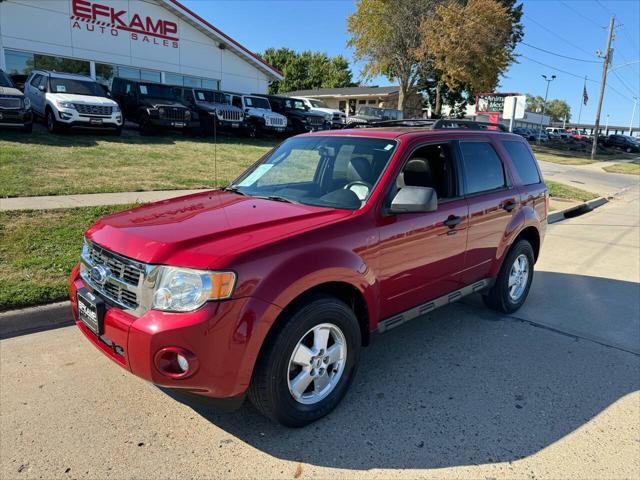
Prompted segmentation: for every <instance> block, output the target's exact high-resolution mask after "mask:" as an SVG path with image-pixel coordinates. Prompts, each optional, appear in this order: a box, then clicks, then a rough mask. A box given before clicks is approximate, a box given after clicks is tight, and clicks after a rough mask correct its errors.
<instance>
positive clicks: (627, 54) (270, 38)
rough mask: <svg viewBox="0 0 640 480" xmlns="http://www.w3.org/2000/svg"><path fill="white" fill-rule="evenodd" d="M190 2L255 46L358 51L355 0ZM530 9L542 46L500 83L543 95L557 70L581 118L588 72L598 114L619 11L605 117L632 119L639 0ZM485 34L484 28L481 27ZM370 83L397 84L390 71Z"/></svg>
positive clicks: (550, 0) (619, 121)
mask: <svg viewBox="0 0 640 480" xmlns="http://www.w3.org/2000/svg"><path fill="white" fill-rule="evenodd" d="M183 3H184V4H185V5H186V6H187V7H189V8H191V9H192V10H194V11H195V12H197V13H198V14H199V15H201V16H203V17H204V18H206V19H207V20H208V21H210V22H211V23H212V24H213V25H215V26H216V27H218V28H220V29H221V30H222V31H224V32H225V33H227V34H228V35H230V36H231V37H233V38H235V39H236V40H238V41H239V42H240V43H242V44H243V45H245V46H246V47H248V48H249V49H251V50H253V51H256V52H261V51H264V50H265V49H266V48H268V47H289V48H291V49H294V50H299V51H301V50H307V49H309V50H318V51H323V52H326V53H328V54H329V55H337V54H342V55H344V56H345V57H347V58H348V59H351V56H352V51H351V50H350V49H349V48H348V47H347V45H346V42H347V39H348V33H347V27H346V18H347V16H348V15H349V14H351V13H352V12H354V11H355V2H353V1H351V0H185V1H184V2H183ZM524 12H525V16H524V17H523V23H524V26H525V37H524V39H523V41H524V42H526V43H527V44H529V45H532V46H533V47H536V48H537V49H536V48H533V47H531V46H528V45H524V44H520V45H519V46H518V49H517V52H518V53H519V54H521V55H522V56H521V57H520V59H519V62H520V63H518V64H514V65H512V66H511V68H510V69H509V70H508V71H507V72H506V73H505V75H504V76H503V78H502V79H501V82H500V89H499V90H501V91H508V92H520V93H531V94H534V95H544V89H545V82H544V80H543V79H542V77H541V75H542V74H547V75H553V74H555V75H556V76H557V78H556V80H555V81H554V82H553V83H552V84H551V87H550V90H549V98H550V99H553V98H560V99H563V100H565V101H567V102H568V103H569V105H571V111H572V115H573V120H577V118H578V111H579V107H580V101H581V95H582V86H583V83H584V80H583V78H584V75H587V76H588V78H589V79H590V80H592V81H588V82H587V91H588V94H589V102H588V104H587V106H585V107H583V110H582V117H581V119H582V121H583V122H593V120H594V118H595V111H596V103H597V98H598V90H599V82H600V76H601V72H602V66H601V64H598V63H590V62H594V61H595V62H597V61H598V58H597V56H596V54H595V52H596V50H597V49H600V50H601V51H604V49H605V47H606V41H607V30H606V27H607V26H608V23H609V19H610V17H611V16H612V15H613V14H615V15H616V26H617V28H616V38H615V40H614V44H613V48H614V55H613V66H614V68H615V67H616V66H618V67H619V68H618V69H615V73H611V72H610V73H609V76H608V79H607V84H608V85H610V86H611V88H607V91H606V92H605V97H604V103H603V108H602V117H601V122H602V123H603V124H604V123H605V121H606V117H607V114H608V115H610V118H609V124H610V125H621V126H628V125H629V121H630V120H631V111H632V108H633V100H632V98H633V96H637V97H640V63H631V64H629V65H626V66H623V65H624V64H626V63H629V62H634V61H635V62H638V61H639V60H640V2H639V1H638V0H611V1H608V0H599V1H598V0H563V1H556V0H525V1H524ZM552 32H553V33H552ZM481 34H482V32H481V31H479V32H478V35H481ZM538 49H543V50H547V51H549V52H553V53H556V54H560V55H564V56H567V57H573V58H575V59H577V60H571V59H568V58H563V57H559V56H557V55H553V54H550V53H546V52H543V51H541V50H538ZM525 57H526V58H525ZM581 60H589V61H590V62H585V61H581ZM536 62H539V63H536ZM542 64H544V65H542ZM554 68H555V69H554ZM359 69H360V66H359V65H358V64H353V69H352V71H353V73H354V78H355V79H356V81H357V79H358V77H359V73H360V72H359ZM558 69H559V70H558ZM560 70H562V71H560ZM576 76H577V77H576ZM369 83H371V84H377V85H388V84H390V82H389V81H388V80H386V79H385V78H378V79H374V80H372V81H370V82H369ZM639 117H640V105H639V106H638V108H637V109H636V114H635V120H634V125H635V126H638V124H639Z"/></svg>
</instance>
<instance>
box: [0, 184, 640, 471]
mask: <svg viewBox="0 0 640 480" xmlns="http://www.w3.org/2000/svg"><path fill="white" fill-rule="evenodd" d="M632 180H635V185H634V187H633V188H632V189H630V190H629V191H627V192H626V193H625V194H624V195H622V196H620V197H617V198H615V199H614V200H612V201H611V202H610V203H609V204H607V205H605V206H603V207H601V208H599V209H597V210H595V211H594V212H590V213H587V214H585V215H582V216H580V217H576V218H573V219H569V220H565V221H563V222H559V223H556V224H553V225H550V226H549V230H548V235H547V239H546V241H545V244H544V245H543V250H542V254H541V256H540V260H539V262H538V264H537V266H536V270H537V273H536V276H535V279H534V284H533V287H532V291H531V295H530V298H529V299H528V301H527V304H526V305H525V307H524V308H523V309H521V310H520V311H518V312H516V314H514V315H513V316H504V315H499V314H496V313H495V312H492V311H489V310H487V309H485V308H484V307H483V306H482V305H481V304H480V302H479V301H478V299H477V298H471V299H469V300H468V301H465V302H464V303H458V304H454V305H451V306H449V307H446V308H443V309H441V310H439V311H436V312H434V313H433V314H431V315H429V316H428V317H423V318H420V319H417V320H414V321H413V322H409V323H407V324H405V325H403V326H401V327H399V328H397V329H395V330H392V331H391V332H389V333H387V334H384V335H382V336H380V337H379V338H377V339H376V340H375V341H374V343H373V344H372V345H371V346H370V347H369V348H367V349H365V350H364V354H363V357H362V362H361V365H360V370H359V372H358V375H357V377H356V380H355V382H354V384H353V386H352V388H351V390H350V392H349V393H348V394H347V396H346V398H345V399H344V401H343V402H342V404H341V405H340V406H339V407H338V408H337V409H336V410H335V411H334V412H333V413H331V414H330V415H329V416H328V417H326V418H324V419H322V420H320V421H319V422H317V423H315V424H313V425H311V426H309V427H306V428H304V429H299V430H291V429H286V428H283V427H280V426H278V425H275V424H272V423H270V422H269V421H267V420H266V419H264V418H263V417H261V416H260V415H259V414H258V413H257V412H256V411H255V410H254V409H253V408H252V407H251V406H250V405H249V404H245V406H243V408H241V409H240V410H239V411H237V412H234V413H224V412H220V411H218V410H216V409H215V408H213V407H211V406H210V405H207V404H202V403H193V402H191V403H189V404H185V403H182V402H180V401H178V400H176V399H174V398H172V397H171V396H169V395H168V394H167V393H165V392H163V391H161V390H159V389H158V388H156V387H154V386H152V385H150V384H148V383H146V382H144V381H142V380H140V379H137V378H135V377H133V376H131V375H130V374H128V373H127V372H125V371H123V370H122V369H121V368H120V367H118V366H117V365H115V364H113V363H112V362H111V361H110V360H108V359H107V358H105V357H104V355H102V354H101V353H99V352H98V351H97V350H96V349H95V348H94V347H93V346H92V345H90V344H89V343H88V342H87V341H86V340H85V339H84V338H83V337H82V335H81V334H80V333H79V332H78V331H77V330H76V329H75V327H67V328H62V329H58V330H52V331H48V332H41V333H36V334H32V335H25V336H21V337H16V338H12V339H8V340H3V341H1V342H0V366H1V370H0V478H3V479H4V478H7V479H9V478H117V479H122V478H186V477H192V478H193V477H199V478H329V477H330V478H523V479H525V478H526V479H532V478H554V479H555V478H576V479H577V478H580V479H582V478H640V356H639V355H638V354H637V353H634V352H638V351H639V350H638V349H639V348H640V339H639V335H640V304H639V302H640V295H638V293H640V290H639V281H640V271H639V269H640V225H639V223H640V220H639V219H640V200H639V197H640V189H638V187H637V182H638V180H637V177H635V178H634V177H632Z"/></svg>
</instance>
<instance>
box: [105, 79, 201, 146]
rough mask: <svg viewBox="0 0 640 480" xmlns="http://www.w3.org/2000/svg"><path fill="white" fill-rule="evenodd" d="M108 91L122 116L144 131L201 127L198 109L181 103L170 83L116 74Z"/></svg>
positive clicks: (146, 133) (195, 129)
mask: <svg viewBox="0 0 640 480" xmlns="http://www.w3.org/2000/svg"><path fill="white" fill-rule="evenodd" d="M111 94H112V96H113V98H114V99H116V100H117V101H118V103H119V104H120V105H121V106H122V111H123V112H124V117H125V118H126V119H127V120H129V121H130V122H134V123H137V124H138V125H139V126H140V133H141V134H143V135H151V134H153V133H156V132H158V131H161V130H179V131H183V132H196V131H198V130H199V128H200V118H199V117H198V113H197V112H196V111H195V110H191V109H190V108H189V107H188V106H187V105H185V104H184V103H182V102H181V101H180V100H179V99H178V98H177V97H176V93H175V91H174V90H173V87H172V86H170V85H164V84H160V83H154V82H147V81H140V80H130V79H128V78H121V77H116V78H114V79H113V84H112V86H111Z"/></svg>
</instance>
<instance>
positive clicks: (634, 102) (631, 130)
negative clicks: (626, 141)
mask: <svg viewBox="0 0 640 480" xmlns="http://www.w3.org/2000/svg"><path fill="white" fill-rule="evenodd" d="M637 105H638V97H633V111H632V112H631V121H630V122H629V136H630V137H632V136H633V135H632V133H633V117H635V116H636V106H637Z"/></svg>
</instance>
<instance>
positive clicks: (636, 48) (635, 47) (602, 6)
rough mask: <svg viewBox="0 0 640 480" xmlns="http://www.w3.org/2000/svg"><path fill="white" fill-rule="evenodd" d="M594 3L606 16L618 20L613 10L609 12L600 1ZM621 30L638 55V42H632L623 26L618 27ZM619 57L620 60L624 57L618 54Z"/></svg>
mask: <svg viewBox="0 0 640 480" xmlns="http://www.w3.org/2000/svg"><path fill="white" fill-rule="evenodd" d="M596 3H597V4H598V5H600V7H601V8H602V9H603V10H604V11H605V12H607V14H608V15H613V16H614V17H616V18H618V16H617V15H616V12H614V11H613V10H611V9H610V8H609V7H606V6H605V5H604V4H603V3H602V2H601V1H600V0H596ZM619 26H620V27H621V28H620V30H621V31H622V33H623V34H624V36H625V38H626V39H627V40H629V43H630V44H631V45H632V46H633V48H634V49H635V50H637V51H638V53H640V47H638V42H634V41H633V40H632V39H631V37H630V36H629V35H628V34H627V29H626V28H624V25H619ZM620 56H621V57H622V58H624V55H622V54H620Z"/></svg>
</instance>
